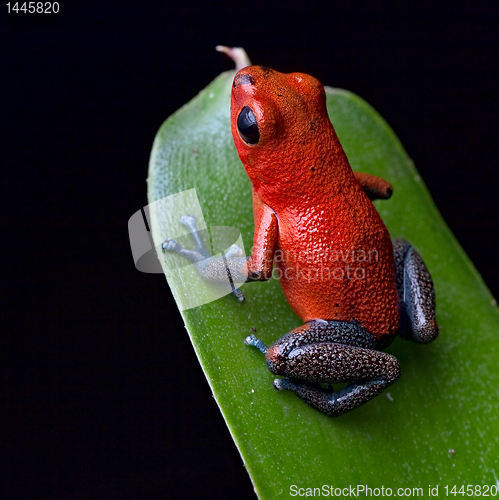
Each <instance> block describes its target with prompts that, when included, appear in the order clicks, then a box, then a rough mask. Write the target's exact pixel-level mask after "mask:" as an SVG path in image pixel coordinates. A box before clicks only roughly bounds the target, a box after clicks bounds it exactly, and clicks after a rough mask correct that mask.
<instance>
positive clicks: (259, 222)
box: [231, 66, 400, 338]
mask: <svg viewBox="0 0 499 500" xmlns="http://www.w3.org/2000/svg"><path fill="white" fill-rule="evenodd" d="M244 106H249V107H250V108H251V110H252V111H253V113H254V114H255V116H256V119H257V123H258V127H259V133H260V139H259V141H258V143H256V144H254V145H252V146H251V145H248V144H246V143H245V142H244V141H243V140H242V139H241V137H240V136H239V133H238V130H237V125H236V121H237V117H238V116H239V113H240V112H241V110H242V108H243V107H244ZM231 123H232V133H233V136H234V141H235V145H236V148H237V151H238V153H239V157H240V158H241V161H242V162H243V164H244V167H245V169H246V172H247V173H248V176H249V178H250V180H251V182H252V186H253V200H254V215H255V236H254V242H253V244H254V247H253V254H252V256H251V257H250V260H249V268H250V272H254V273H257V274H258V276H259V279H268V278H269V277H270V272H271V269H272V263H273V264H274V266H275V267H276V268H277V269H276V271H275V273H276V274H277V275H279V276H280V282H281V285H282V288H283V291H284V294H285V296H286V298H287V300H288V302H289V304H290V305H291V307H292V308H293V310H294V311H295V312H296V313H297V314H298V316H300V318H301V319H302V320H303V321H304V322H306V321H310V320H314V319H323V320H338V321H357V322H358V323H360V325H362V326H363V327H364V328H365V329H366V330H368V331H369V332H370V333H372V334H373V335H374V336H376V337H377V338H379V337H381V336H383V335H388V334H393V333H395V332H396V331H397V330H398V328H399V324H400V317H399V309H398V297H397V292H396V286H395V267H394V260H393V247H392V243H391V240H390V236H389V234H388V230H387V229H386V227H385V225H384V223H383V221H382V220H381V218H380V216H379V214H378V212H377V211H376V209H375V208H374V206H373V204H372V203H371V201H370V200H369V198H368V197H367V195H366V194H365V192H364V190H363V189H362V187H361V186H360V184H359V180H357V179H356V177H355V176H354V174H353V172H352V169H351V168H350V165H349V163H348V159H347V157H346V155H345V153H344V151H343V148H342V146H341V144H340V142H339V140H338V137H337V136H336V132H335V131H334V128H333V126H332V124H331V122H330V120H329V118H328V115H327V110H326V98H325V93H324V89H323V87H322V85H321V84H320V83H319V82H318V81H317V80H316V79H315V78H312V77H311V76H308V75H305V74H301V73H291V74H283V73H278V72H276V71H273V70H269V69H267V68H263V67H261V66H250V67H247V68H244V69H242V70H240V71H239V72H238V74H237V75H236V78H235V80H234V86H233V90H232V99H231ZM272 257H273V258H272Z"/></svg>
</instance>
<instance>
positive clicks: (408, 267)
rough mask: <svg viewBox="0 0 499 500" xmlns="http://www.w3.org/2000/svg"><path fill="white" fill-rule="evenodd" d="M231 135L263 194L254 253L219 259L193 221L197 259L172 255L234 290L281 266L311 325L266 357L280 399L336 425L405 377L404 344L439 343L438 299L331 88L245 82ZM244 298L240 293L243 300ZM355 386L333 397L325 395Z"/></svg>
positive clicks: (239, 82) (302, 78) (280, 77)
mask: <svg viewBox="0 0 499 500" xmlns="http://www.w3.org/2000/svg"><path fill="white" fill-rule="evenodd" d="M231 126H232V134H233V137H234V142H235V145H236V148H237V151H238V153H239V157H240V159H241V161H242V162H243V164H244V167H245V169H246V172H247V174H248V176H249V178H250V180H251V183H252V188H253V206H254V218H255V234H254V241H253V252H252V255H251V256H250V257H248V258H245V257H238V256H237V251H236V250H235V249H231V251H229V253H228V254H227V255H226V256H224V258H218V259H217V258H213V257H211V256H210V254H209V253H208V252H207V251H206V249H205V248H204V247H203V244H202V242H201V239H200V238H199V235H198V233H197V227H196V222H195V219H194V217H193V216H184V217H182V219H181V222H182V223H184V224H185V225H186V226H187V227H188V228H189V229H190V231H191V233H192V235H193V238H194V242H195V246H196V248H195V250H187V249H185V248H183V247H181V246H180V245H179V244H178V243H176V242H175V241H174V240H171V239H170V240H167V241H165V243H164V244H163V249H164V250H170V251H175V252H177V253H179V254H181V255H184V256H185V257H187V258H188V259H190V260H191V261H192V262H194V264H195V266H196V268H197V270H198V272H199V273H200V274H201V276H202V277H203V278H205V279H207V280H211V281H223V280H226V279H227V275H228V274H229V276H230V277H231V278H232V280H233V281H234V282H239V283H241V282H245V281H265V280H268V279H270V277H271V273H272V269H273V266H276V267H277V268H278V269H279V272H278V275H279V276H280V282H281V285H282V288H283V291H284V294H285V296H286V298H287V300H288V302H289V304H290V305H291V307H292V308H293V310H294V311H295V312H296V313H297V314H298V316H300V318H301V319H302V320H303V322H304V324H303V326H301V327H299V328H296V329H295V330H292V331H291V332H288V333H286V334H285V335H284V336H283V337H281V338H280V339H279V340H277V342H275V343H274V344H273V345H271V346H270V347H267V346H266V345H265V344H264V343H263V342H261V341H260V340H259V339H258V338H256V337H255V336H254V335H250V336H249V337H247V338H246V340H245V342H246V343H247V344H249V345H252V346H255V347H257V348H258V349H259V350H260V351H261V352H262V353H263V354H265V359H266V362H267V367H268V369H269V370H270V371H271V372H272V373H274V374H275V375H280V376H284V378H279V379H276V380H275V381H274V387H275V388H276V389H278V390H283V389H285V390H289V391H292V392H294V393H295V394H296V395H297V396H298V397H299V398H301V399H302V400H303V401H305V402H306V403H308V404H309V405H311V406H312V407H314V408H316V409H317V410H319V411H320V412H322V413H324V414H326V415H330V416H336V415H341V414H342V413H345V412H347V411H350V410H352V409H354V408H356V407H357V406H360V405H362V404H364V403H366V402H367V401H369V400H370V399H372V398H373V397H375V396H377V395H378V394H380V393H381V392H382V391H383V390H384V389H385V388H386V387H388V386H389V385H390V384H392V383H394V382H395V381H396V380H397V379H398V378H399V375H400V365H399V362H398V360H397V359H396V358H395V357H394V356H392V355H391V354H388V353H385V352H382V350H383V349H384V348H385V347H386V346H387V345H389V344H390V342H391V341H392V340H393V339H394V337H395V336H396V335H397V334H398V335H400V336H401V337H403V338H405V339H409V340H413V341H414V342H418V343H428V342H431V341H432V340H434V339H435V338H436V336H437V335H438V326H437V323H436V320H435V292H434V289H433V283H432V280H431V277H430V274H429V273H428V270H427V269H426V266H425V264H424V262H423V260H422V259H421V257H420V256H419V254H418V253H417V252H416V250H415V249H414V248H412V247H411V245H410V244H409V243H408V242H407V241H405V240H401V239H397V240H393V241H392V240H391V239H390V236H389V234H388V230H387V229H386V227H385V225H384V223H383V221H382V220H381V218H380V216H379V215H378V212H377V211H376V209H375V208H374V206H373V204H372V203H371V200H373V199H376V198H383V199H386V198H389V197H390V196H391V193H392V187H391V185H390V184H389V183H388V182H386V181H384V180H383V179H380V178H378V177H374V176H371V175H367V174H361V173H358V172H353V171H352V169H351V168H350V165H349V163H348V159H347V157H346V155H345V153H344V151H343V148H342V147H341V144H340V142H339V140H338V137H337V136H336V133H335V130H334V128H333V125H332V124H331V122H330V120H329V118H328V114H327V110H326V98H325V92H324V88H323V87H322V85H321V84H320V83H319V82H318V81H317V80H316V79H315V78H312V77H311V76H308V75H305V74H301V73H291V74H283V73H279V72H277V71H273V70H271V69H269V68H265V67H262V66H249V67H246V68H243V69H241V70H240V71H239V72H238V73H237V74H236V76H235V78H234V83H233V88H232V99H231ZM236 295H239V297H240V298H241V295H242V294H241V292H239V291H236ZM334 383H348V384H349V385H347V386H346V387H345V388H344V389H342V390H339V391H336V392H335V391H334V390H332V389H326V388H324V387H325V386H324V384H334Z"/></svg>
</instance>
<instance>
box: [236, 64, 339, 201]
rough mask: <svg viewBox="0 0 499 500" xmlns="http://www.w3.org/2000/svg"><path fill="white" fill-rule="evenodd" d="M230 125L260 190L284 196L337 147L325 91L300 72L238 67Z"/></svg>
mask: <svg viewBox="0 0 499 500" xmlns="http://www.w3.org/2000/svg"><path fill="white" fill-rule="evenodd" d="M231 126H232V135H233V137H234V142H235V145H236V148H237V152H238V153H239V157H240V158H241V161H242V162H243V164H244V167H245V169H246V172H247V173H248V175H249V177H250V179H251V181H252V183H253V186H254V187H255V188H256V189H257V190H259V191H260V192H261V191H262V190H268V189H270V186H272V190H274V189H278V190H279V191H280V192H281V193H282V192H283V191H284V192H288V191H289V189H288V188H289V187H290V186H291V185H293V186H294V188H296V187H297V184H299V183H301V182H304V183H307V182H309V181H310V175H311V173H314V172H316V171H317V170H319V169H320V168H321V166H322V163H321V162H323V158H324V157H325V155H327V154H331V153H332V154H333V155H334V152H335V150H337V146H338V145H339V142H338V141H337V138H336V134H335V132H334V129H333V127H332V125H331V122H330V121H329V118H328V114H327V109H326V96H325V92H324V88H323V86H322V85H321V84H320V83H319V81H318V80H316V79H315V78H313V77H311V76H309V75H305V74H303V73H289V74H285V73H279V72H277V71H274V70H271V69H269V68H265V67H263V66H248V67H246V68H243V69H241V70H240V71H239V72H238V73H237V74H236V76H235V78H234V83H233V86H232V99H231ZM339 147H340V148H341V146H339ZM332 149H333V151H332ZM317 174H318V172H317ZM317 174H315V175H317Z"/></svg>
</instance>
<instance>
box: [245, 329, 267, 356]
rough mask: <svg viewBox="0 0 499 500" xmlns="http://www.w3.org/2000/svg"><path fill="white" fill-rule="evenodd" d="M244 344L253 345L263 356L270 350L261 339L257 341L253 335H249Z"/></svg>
mask: <svg viewBox="0 0 499 500" xmlns="http://www.w3.org/2000/svg"><path fill="white" fill-rule="evenodd" d="M244 343H245V344H247V345H252V346H253V347H256V348H257V349H258V350H259V351H260V352H262V353H263V354H266V353H267V350H268V349H267V346H266V345H265V344H264V343H263V342H262V341H261V340H260V339H257V338H256V337H255V336H254V335H253V334H251V335H248V336H247V337H246V338H245V339H244Z"/></svg>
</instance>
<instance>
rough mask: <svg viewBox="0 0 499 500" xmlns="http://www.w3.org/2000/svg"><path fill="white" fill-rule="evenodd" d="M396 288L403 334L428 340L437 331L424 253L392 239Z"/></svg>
mask: <svg viewBox="0 0 499 500" xmlns="http://www.w3.org/2000/svg"><path fill="white" fill-rule="evenodd" d="M393 253H394V257H395V276H396V282H397V292H398V295H399V298H400V304H401V311H400V312H401V317H402V323H401V327H400V332H399V334H400V336H401V337H402V338H406V339H409V340H413V341H414V342H417V343H419V344H427V343H428V342H431V341H433V340H435V338H436V337H437V335H438V325H437V321H436V318H435V290H434V288H433V281H432V279H431V276H430V273H429V272H428V269H427V268H426V265H425V263H424V262H423V259H422V258H421V256H420V255H419V254H418V252H416V250H415V249H414V248H412V247H411V245H410V244H409V243H408V242H407V241H405V240H403V239H396V240H393Z"/></svg>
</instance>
